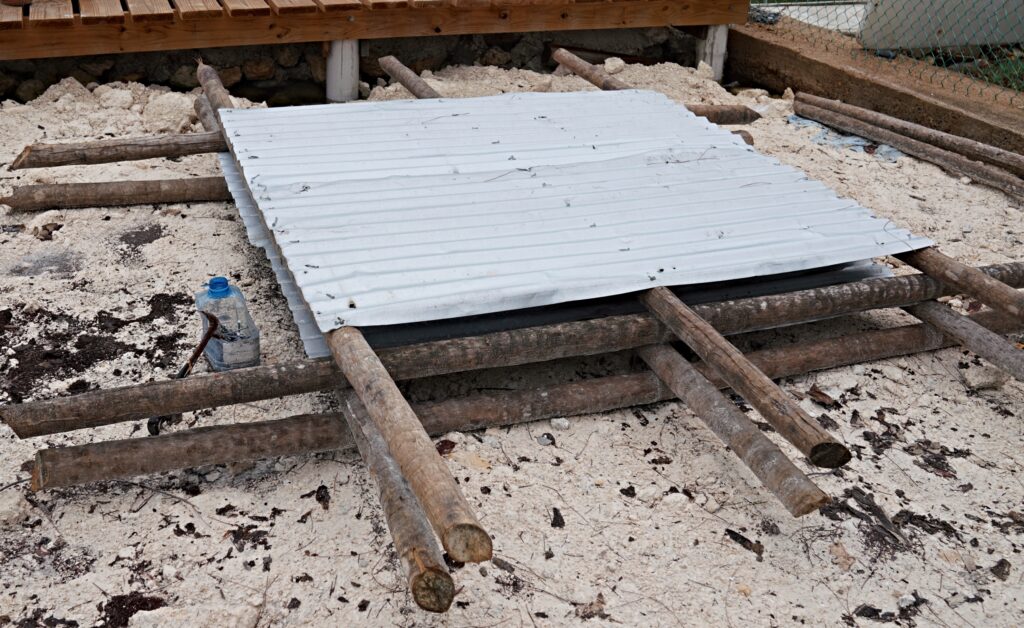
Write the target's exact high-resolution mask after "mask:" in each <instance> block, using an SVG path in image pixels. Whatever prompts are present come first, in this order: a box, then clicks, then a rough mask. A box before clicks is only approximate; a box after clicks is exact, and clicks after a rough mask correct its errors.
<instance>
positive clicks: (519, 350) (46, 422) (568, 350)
mask: <svg viewBox="0 0 1024 628" xmlns="http://www.w3.org/2000/svg"><path fill="white" fill-rule="evenodd" d="M981 270H982V272H984V273H986V274H988V275H990V276H992V277H996V278H999V279H1001V280H1002V281H1005V282H1008V283H1009V284H1010V285H1013V286H1021V285H1024V263H1020V262H1016V263H1012V264H1000V265H997V266H988V267H984V268H982V269H981ZM945 294H948V287H947V286H944V285H943V284H941V283H939V282H938V281H936V280H934V279H931V278H930V277H928V276H927V275H905V276H902V277H889V278H883V279H869V280H866V281H858V282H853V283H849V284H843V285H838V286H829V287H825V288H816V289H813V290H801V291H798V292H790V293H784V294H779V295H773V296H765V297H754V298H747V299H737V300H733V301H723V302H718V303H707V304H702V305H695V306H693V310H694V311H695V312H697V314H698V315H700V316H701V317H702V318H704V319H705V320H707V321H708V322H710V323H711V324H712V325H713V326H714V327H715V328H716V329H717V330H718V331H719V332H720V333H723V334H734V333H741V332H746V331H756V330H761V329H769V328H771V327H778V326H780V325H791V324H796V323H801V322H807V321H814V320H821V319H825V318H832V317H836V316H841V315H845V314H851V313H855V312H860V311H864V310H867V309H875V308H882V307H900V306H904V305H910V304H913V303H918V302H920V301H925V300H930V299H936V298H938V297H940V296H943V295H945ZM671 338H672V335H671V332H669V331H668V330H667V329H665V328H664V327H663V326H662V325H661V324H660V323H658V321H657V320H656V319H655V318H654V317H653V316H651V315H650V314H634V315H627V316H612V317H607V318H601V319H594V320H588V321H577V322H572V323H562V324H558V325H544V326H541V327H531V328H526V329H517V330H512V331H506V332H498V333H493V334H486V335H483V336H474V337H469V338H456V339H453V340H442V341H437V342H427V343H421V344H416V345H409V346H405V347H396V348H392V349H384V350H382V351H381V352H380V357H381V360H382V361H383V362H384V365H385V366H386V367H387V369H388V372H389V373H391V376H392V377H393V378H394V379H396V380H404V379H412V378H417V377H428V376H431V375H443V374H447V373H456V372H459V371H471V370H477V369H485V368H496V367H508V366H515V365H519V364H528V363H531V362H544V361H548V360H556V359H559V358H565V357H574V356H583V355H594V354H598V353H610V352H615V351H621V350H625V349H634V348H636V347H640V346H643V345H648V344H657V343H663V342H667V341H669V340H670V339H671ZM338 376H339V371H338V370H337V368H336V367H335V366H334V363H333V362H332V361H331V360H324V359H321V360H304V361H299V362H292V363H285V364H277V365H265V366H257V367H253V368H248V369H239V370H236V371H226V372H223V373H212V374H204V375H193V376H192V377H189V378H186V379H181V380H163V381H156V382H150V383H146V384H141V385H136V386H125V387H120V388H112V389H109V390H96V391H90V392H86V393H82V394H80V395H75V396H72V397H57V398H54V399H46V400H42V401H33V402H28V403H22V404H15V405H7V406H0V420H2V421H4V422H5V423H7V425H9V426H10V427H11V429H13V430H14V432H15V434H17V435H18V436H19V437H20V438H29V437H32V436H43V435H46V434H55V433H58V432H66V431H71V430H77V429H84V428H88V427H98V426H100V425H109V424H112V423H118V422H121V421H134V420H137V419H144V418H147V417H150V416H162V415H167V414H179V413H182V412H191V411H194V410H199V409H201V408H211V407H215V406H223V405H230V404H234V403H249V402H253V401H259V400H261V399H271V398H274V397H283V396H287V395H298V394H302V393H309V392H316V391H318V390H329V389H331V388H334V387H336V385H337V379H338Z"/></svg>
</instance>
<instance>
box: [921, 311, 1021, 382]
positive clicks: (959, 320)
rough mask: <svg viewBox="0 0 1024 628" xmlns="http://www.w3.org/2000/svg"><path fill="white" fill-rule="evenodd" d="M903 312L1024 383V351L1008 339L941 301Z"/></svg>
mask: <svg viewBox="0 0 1024 628" xmlns="http://www.w3.org/2000/svg"><path fill="white" fill-rule="evenodd" d="M903 309H904V310H906V311H907V312H909V313H910V314H911V315H912V316H914V317H916V318H918V319H920V320H922V321H924V322H925V323H928V324H929V325H931V326H932V327H934V328H935V329H938V330H939V331H941V332H942V333H944V334H946V335H947V336H949V337H951V338H955V339H956V340H957V341H959V342H960V344H961V345H963V346H964V348H966V349H968V350H970V351H971V352H973V353H974V354H976V355H978V356H980V357H982V358H985V359H986V360H988V361H989V362H991V363H992V364H993V365H995V366H997V367H998V368H1000V369H1002V370H1003V371H1006V372H1007V373H1009V374H1010V375H1012V376H1013V377H1015V378H1016V379H1017V381H1021V382H1024V351H1021V350H1020V349H1018V348H1016V347H1015V346H1014V345H1013V344H1012V343H1010V342H1008V341H1007V340H1006V338H1003V337H1002V336H1000V335H999V334H997V333H995V332H992V331H989V330H988V329H985V328H984V327H982V326H981V325H979V324H978V323H977V322H975V321H973V320H971V319H970V318H969V317H967V316H961V315H959V314H957V313H956V312H954V311H953V310H951V309H950V308H949V307H947V306H945V305H942V304H941V303H938V302H937V301H925V302H924V303H918V304H917V305H911V306H909V307H905V308H903Z"/></svg>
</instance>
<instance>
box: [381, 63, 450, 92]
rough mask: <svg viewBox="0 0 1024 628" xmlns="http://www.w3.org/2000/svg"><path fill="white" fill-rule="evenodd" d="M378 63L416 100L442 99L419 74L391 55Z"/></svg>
mask: <svg viewBox="0 0 1024 628" xmlns="http://www.w3.org/2000/svg"><path fill="white" fill-rule="evenodd" d="M378 63H380V67H381V69H383V70H384V71H385V72H387V73H388V75H389V76H390V77H391V78H393V79H395V80H396V81H398V82H399V83H401V84H402V87H404V88H406V89H407V90H409V92H410V93H411V94H412V95H413V96H415V97H416V98H440V97H441V94H439V93H437V90H435V89H434V88H433V87H431V86H430V85H428V84H427V82H426V81H424V80H423V79H422V78H420V76H419V75H418V74H416V73H415V72H413V71H412V70H411V69H409V68H407V67H406V66H405V65H403V64H402V62H401V61H399V60H398V59H396V58H395V57H393V56H391V55H388V56H386V57H382V58H380V59H379V60H378Z"/></svg>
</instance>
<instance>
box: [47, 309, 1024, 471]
mask: <svg viewBox="0 0 1024 628" xmlns="http://www.w3.org/2000/svg"><path fill="white" fill-rule="evenodd" d="M971 320H975V321H977V322H979V323H981V324H983V325H985V327H986V328H988V329H992V330H993V331H997V332H999V333H1009V332H1012V331H1019V330H1020V329H1022V328H1024V325H1021V324H1020V323H1019V322H1014V321H1013V320H1012V319H1009V318H1008V317H1006V316H1005V315H1003V314H1000V313H998V312H992V311H985V312H981V313H979V314H976V315H974V316H972V317H971ZM954 344H955V342H954V341H953V340H952V339H950V338H947V337H945V336H943V335H942V334H941V333H939V332H937V331H936V330H935V329H934V328H933V327H931V326H930V325H925V324H917V325H906V326H902V327H895V328H892V329H884V330H874V331H867V332H860V333H856V334H850V335H847V336H841V337H838V338H830V339H825V340H816V341H811V342H804V343H799V344H795V345H790V346H785V347H778V348H774V349H766V350H761V351H755V352H752V353H749V354H747V358H748V359H749V360H750V361H751V362H752V363H753V364H754V365H755V366H757V367H758V368H760V369H761V370H762V371H763V372H764V373H765V374H766V375H768V376H769V377H772V378H781V377H789V376H793V375H799V374H802V373H808V372H811V371H816V370H821V369H829V368H836V367H840V366H848V365H850V364H859V363H863V362H872V361H875V360H883V359H887V358H893V357H898V356H902V355H911V354H916V353H919V352H925V351H934V350H937V349H942V348H945V347H949V346H953V345H954ZM695 367H696V368H697V370H698V371H699V372H700V373H701V374H702V375H703V376H704V377H705V378H707V379H708V380H709V381H711V382H712V383H713V384H714V385H715V386H716V387H718V388H725V387H727V385H726V384H725V382H723V381H722V380H721V377H720V376H719V375H718V374H717V373H716V372H715V371H714V370H713V369H709V368H708V367H707V365H706V364H704V363H697V364H696V365H695ZM332 377H334V376H333V374H332ZM673 397H674V395H673V393H672V391H670V390H669V389H668V388H667V387H666V386H665V385H664V384H662V383H661V380H660V379H659V378H658V377H657V376H656V375H655V374H654V373H651V372H644V373H636V374H630V375H612V376H607V377H598V378H593V379H586V380H580V381H575V382H569V383H565V384H558V385H554V386H549V387H546V388H539V389H529V390H517V391H497V392H490V393H481V394H474V395H469V396H466V397H457V398H453V399H448V400H444V401H438V402H431V403H420V404H414V405H413V410H414V411H415V412H416V415H417V416H418V417H419V419H420V421H422V423H423V427H424V429H425V430H426V431H427V433H429V434H432V435H440V434H446V433H448V432H452V431H473V430H482V429H486V428H489V427H501V426H506V425H514V424H517V423H522V422H526V421H539V420H542V419H549V418H553V417H562V416H574V415H581V414H594V413H599V412H607V411H610V410H615V409H619V408H628V407H632V406H638V405H645V404H650V403H656V402H659V401H665V400H668V399H672V398H673ZM352 447H353V442H352V438H351V435H350V433H349V431H348V430H347V429H346V428H345V426H344V424H343V421H342V417H341V416H340V415H336V414H315V415H301V416H294V417H290V418H286V419H277V420H273V421H260V422H255V423H238V424H233V425H216V426H208V427H198V428H193V429H191V430H185V431H182V432H176V433H171V434H164V435H161V436H155V437H149V438H130V439H123V440H113V441H103V442H98V443H90V444H87V445H77V446H72V447H59V448H52V449H41V450H39V452H38V453H37V454H36V459H35V467H34V469H33V474H32V486H33V488H34V490H42V489H50V488H60V487H64V486H73V485H78V484H88V483H92V482H101V481H106V480H116V479H122V478H128V477H133V476H137V475H146V474H151V473H161V472H165V471H172V470H174V469H183V468H189V467H199V466H204V465H210V464H225V463H229V462H241V461H248V460H259V459H262V458H273V457H276V456H293V455H300V454H309V453H315V452H320V451H334V450H347V449H351V448H352Z"/></svg>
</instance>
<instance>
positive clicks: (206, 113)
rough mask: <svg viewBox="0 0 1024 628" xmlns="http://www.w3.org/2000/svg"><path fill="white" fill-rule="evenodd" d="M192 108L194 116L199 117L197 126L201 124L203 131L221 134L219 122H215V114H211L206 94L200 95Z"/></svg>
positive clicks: (211, 109)
mask: <svg viewBox="0 0 1024 628" xmlns="http://www.w3.org/2000/svg"><path fill="white" fill-rule="evenodd" d="M192 107H193V108H194V109H195V111H196V116H198V117H199V124H202V125H203V128H204V129H206V130H207V131H210V132H213V131H216V132H217V133H221V132H222V131H221V128H220V122H219V121H218V120H217V114H216V113H214V112H213V107H212V106H211V105H210V99H209V98H207V97H206V94H200V95H199V98H196V101H195V103H194V104H193V105H192Z"/></svg>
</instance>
